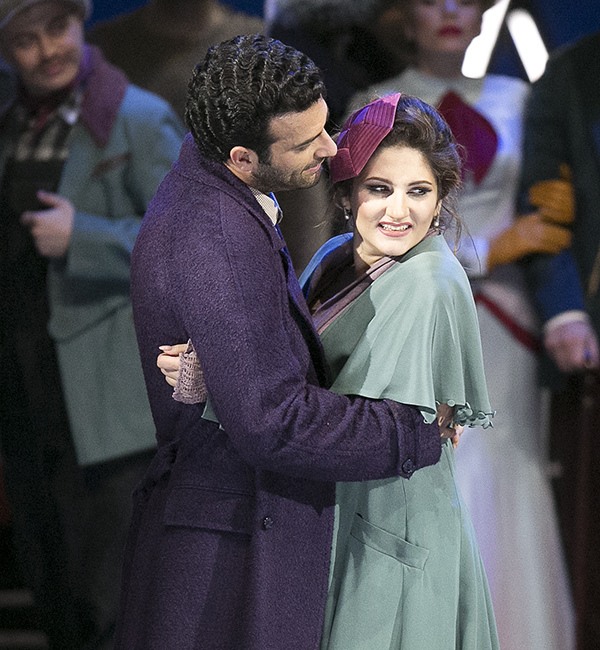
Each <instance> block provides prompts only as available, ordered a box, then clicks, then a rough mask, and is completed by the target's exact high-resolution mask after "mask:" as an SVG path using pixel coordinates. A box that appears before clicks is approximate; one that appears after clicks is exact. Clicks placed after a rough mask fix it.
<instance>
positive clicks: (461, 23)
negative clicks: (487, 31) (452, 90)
mask: <svg viewBox="0 0 600 650" xmlns="http://www.w3.org/2000/svg"><path fill="white" fill-rule="evenodd" d="M482 15H483V10H482V6H481V3H480V2H479V0H413V3H412V21H411V25H410V27H409V28H408V30H407V32H408V34H407V35H408V36H409V38H410V39H411V40H413V41H414V42H415V43H416V45H417V51H418V55H419V56H423V55H427V54H429V55H431V54H437V55H440V54H441V55H446V56H448V55H459V56H460V57H461V58H462V57H463V56H464V53H465V52H466V50H467V48H468V47H469V44H470V43H471V41H472V40H473V39H474V38H475V37H476V36H478V35H479V32H480V31H481V18H482Z"/></svg>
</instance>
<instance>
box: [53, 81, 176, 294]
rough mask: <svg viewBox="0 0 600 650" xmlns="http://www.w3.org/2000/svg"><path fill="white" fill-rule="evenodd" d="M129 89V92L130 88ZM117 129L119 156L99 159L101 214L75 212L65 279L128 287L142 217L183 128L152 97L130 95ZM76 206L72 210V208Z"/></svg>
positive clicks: (109, 151)
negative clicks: (105, 163)
mask: <svg viewBox="0 0 600 650" xmlns="http://www.w3.org/2000/svg"><path fill="white" fill-rule="evenodd" d="M130 88H131V87H130ZM132 95H133V99H132V98H131V97H130V96H129V95H127V96H126V99H125V102H129V105H128V106H126V107H125V110H124V112H125V115H124V116H123V118H122V123H121V124H120V125H119V128H118V134H116V135H115V136H113V137H119V138H122V143H119V147H120V151H122V153H118V154H117V155H114V156H113V155H112V152H111V147H110V145H109V147H108V148H107V151H106V153H105V156H107V159H108V163H109V164H110V163H112V164H113V165H114V167H115V168H114V169H110V168H108V169H106V170H94V171H92V175H94V174H95V173H101V172H104V178H101V182H102V184H103V187H104V193H105V197H106V199H105V200H106V203H105V207H104V208H103V210H102V211H101V212H87V211H80V210H76V214H75V221H74V226H73V232H72V237H71V243H70V246H69V252H68V255H67V266H66V269H65V271H66V275H67V276H68V277H70V278H80V279H83V280H86V281H123V282H127V283H128V282H129V268H130V258H131V252H132V250H133V245H134V242H135V239H136V237H137V234H138V232H139V229H140V224H141V221H142V217H143V215H144V212H145V211H146V208H147V206H148V203H149V202H150V199H151V198H152V196H153V194H154V193H155V191H156V189H157V187H158V185H159V184H160V182H161V181H162V179H163V178H164V176H165V175H166V173H167V172H168V171H169V169H170V167H171V164H172V163H173V161H174V160H175V159H176V158H177V154H178V151H179V148H180V146H181V142H182V140H183V136H184V129H183V125H182V124H181V123H180V121H179V118H178V117H177V116H176V115H175V113H174V112H173V111H172V109H171V108H170V107H169V106H168V105H167V104H166V102H163V101H162V100H160V99H159V98H157V97H153V96H152V95H150V94H148V93H143V94H142V93H141V92H140V91H139V89H134V90H133V91H132ZM76 207H77V206H76Z"/></svg>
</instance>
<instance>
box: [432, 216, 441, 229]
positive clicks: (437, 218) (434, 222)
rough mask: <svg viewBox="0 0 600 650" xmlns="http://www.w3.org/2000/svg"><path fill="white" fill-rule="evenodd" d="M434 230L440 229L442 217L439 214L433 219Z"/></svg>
mask: <svg viewBox="0 0 600 650" xmlns="http://www.w3.org/2000/svg"><path fill="white" fill-rule="evenodd" d="M431 225H432V226H433V227H434V228H439V227H440V216H439V215H438V214H436V215H435V217H434V218H433V223H432V224H431Z"/></svg>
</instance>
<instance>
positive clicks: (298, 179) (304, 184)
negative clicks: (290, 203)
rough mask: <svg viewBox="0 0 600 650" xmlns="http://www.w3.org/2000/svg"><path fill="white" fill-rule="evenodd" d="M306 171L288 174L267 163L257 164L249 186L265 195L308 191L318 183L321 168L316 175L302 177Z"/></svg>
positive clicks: (295, 171)
mask: <svg viewBox="0 0 600 650" xmlns="http://www.w3.org/2000/svg"><path fill="white" fill-rule="evenodd" d="M313 166H315V165H313ZM306 169H307V168H304V169H302V170H300V171H297V170H294V171H292V172H289V171H287V170H282V169H279V168H277V167H273V166H272V165H270V164H269V163H259V165H258V169H257V170H256V171H255V172H254V174H253V175H252V182H251V185H252V187H254V188H255V189H257V190H260V191H261V192H264V193H265V194H268V193H269V192H281V191H288V190H302V189H308V188H309V187H314V186H315V185H316V184H317V183H318V182H319V179H320V177H321V171H322V168H321V169H320V170H319V172H318V173H317V174H312V175H310V176H304V175H303V173H304V172H305V171H306Z"/></svg>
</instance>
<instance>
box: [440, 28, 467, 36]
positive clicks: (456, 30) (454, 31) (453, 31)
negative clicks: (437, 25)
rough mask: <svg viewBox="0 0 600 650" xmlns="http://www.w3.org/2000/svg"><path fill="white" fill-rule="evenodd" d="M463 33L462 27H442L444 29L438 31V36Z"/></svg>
mask: <svg viewBox="0 0 600 650" xmlns="http://www.w3.org/2000/svg"><path fill="white" fill-rule="evenodd" d="M461 34H462V29H460V28H459V27H454V26H448V27H442V29H440V30H439V31H438V36H460V35H461Z"/></svg>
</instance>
